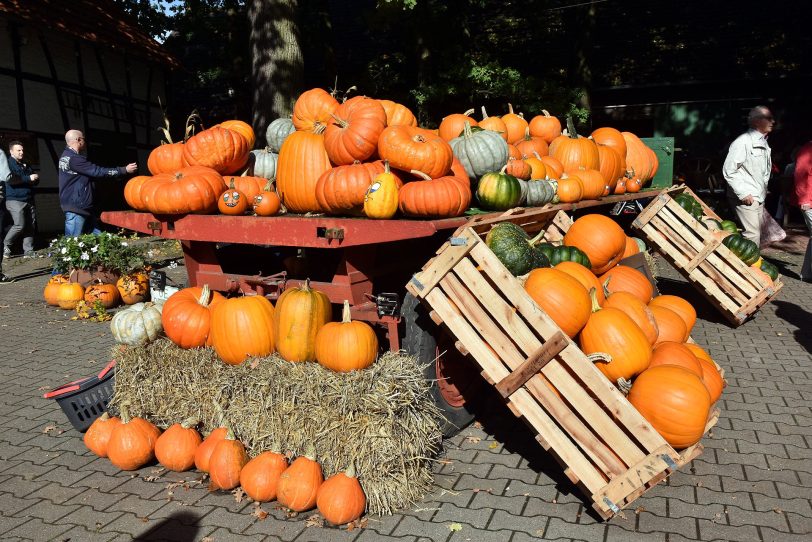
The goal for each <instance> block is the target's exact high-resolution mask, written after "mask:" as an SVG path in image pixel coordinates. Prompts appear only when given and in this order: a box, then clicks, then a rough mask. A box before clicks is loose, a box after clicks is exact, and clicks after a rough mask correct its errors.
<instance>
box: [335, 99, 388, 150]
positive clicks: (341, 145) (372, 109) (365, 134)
mask: <svg viewBox="0 0 812 542" xmlns="http://www.w3.org/2000/svg"><path fill="white" fill-rule="evenodd" d="M331 117H332V118H331V119H330V120H329V121H328V122H327V129H326V130H325V131H324V149H325V150H326V151H327V156H328V157H329V158H330V161H331V162H332V163H333V164H334V165H337V166H341V165H348V164H352V163H354V162H355V161H356V160H366V159H368V158H369V157H370V156H372V155H373V154H375V152H376V151H377V150H378V138H379V137H380V136H381V132H383V129H384V128H386V111H384V109H383V106H382V105H381V104H380V102H378V100H374V99H372V98H367V97H366V96H355V97H354V98H350V99H349V100H347V101H346V102H344V103H343V104H341V105H339V106H338V107H337V108H336V110H335V111H333V113H332V114H331Z"/></svg>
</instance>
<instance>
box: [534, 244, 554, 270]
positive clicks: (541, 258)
mask: <svg viewBox="0 0 812 542" xmlns="http://www.w3.org/2000/svg"><path fill="white" fill-rule="evenodd" d="M539 267H552V264H550V258H548V257H547V255H546V254H545V253H544V251H542V250H541V249H540V248H539V247H533V269H538V268H539Z"/></svg>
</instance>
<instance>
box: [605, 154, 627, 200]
mask: <svg viewBox="0 0 812 542" xmlns="http://www.w3.org/2000/svg"><path fill="white" fill-rule="evenodd" d="M598 160H599V161H600V172H601V176H602V177H603V180H604V181H605V183H606V186H608V187H609V191H608V192H606V194H611V193H612V192H613V191H614V189H615V186H617V182H618V180H619V179H620V178H621V177H622V176H623V174H624V173H626V158H625V157H622V156H620V155H619V154H618V153H617V151H616V150H615V149H613V148H612V147H607V146H606V145H598Z"/></svg>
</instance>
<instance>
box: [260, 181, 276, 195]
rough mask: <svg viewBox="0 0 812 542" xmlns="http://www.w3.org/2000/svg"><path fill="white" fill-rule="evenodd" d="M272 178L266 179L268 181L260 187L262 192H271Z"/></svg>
mask: <svg viewBox="0 0 812 542" xmlns="http://www.w3.org/2000/svg"><path fill="white" fill-rule="evenodd" d="M273 182H274V180H273V179H268V182H267V183H265V187H264V188H263V189H262V191H263V192H271V188H272V187H273Z"/></svg>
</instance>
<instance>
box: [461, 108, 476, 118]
mask: <svg viewBox="0 0 812 542" xmlns="http://www.w3.org/2000/svg"><path fill="white" fill-rule="evenodd" d="M474 111H476V109H473V108H472V109H469V110H468V111H466V112H465V113H463V115H465V116H466V117H470V116H471V115H473V114H474Z"/></svg>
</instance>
